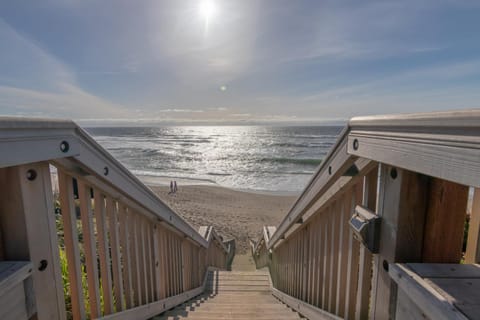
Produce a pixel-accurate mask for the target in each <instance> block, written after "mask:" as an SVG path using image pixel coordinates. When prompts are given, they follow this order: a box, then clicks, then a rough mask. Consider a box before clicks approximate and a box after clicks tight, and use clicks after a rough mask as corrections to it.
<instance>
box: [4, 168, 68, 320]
mask: <svg viewBox="0 0 480 320" xmlns="http://www.w3.org/2000/svg"><path fill="white" fill-rule="evenodd" d="M0 174H1V175H2V182H3V183H2V185H1V186H0V192H1V196H2V197H1V198H0V212H1V214H0V220H1V221H0V223H1V225H2V227H3V241H4V246H5V247H4V258H5V259H7V260H30V261H31V262H32V264H33V265H34V269H33V273H32V279H33V291H34V295H35V297H34V301H35V307H36V312H37V318H38V319H65V318H66V313H65V300H64V295H63V283H62V278H61V269H60V262H59V253H58V240H57V232H56V226H55V211H54V205H53V194H52V186H51V177H50V169H49V165H48V163H46V162H39V163H33V164H29V165H22V166H17V167H10V168H5V169H0ZM28 300H29V297H27V301H28Z"/></svg>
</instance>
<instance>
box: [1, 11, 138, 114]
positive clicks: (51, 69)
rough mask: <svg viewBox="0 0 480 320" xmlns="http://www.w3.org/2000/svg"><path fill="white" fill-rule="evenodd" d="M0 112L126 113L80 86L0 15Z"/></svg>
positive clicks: (64, 67) (68, 71) (120, 106)
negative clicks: (0, 47) (2, 44)
mask: <svg viewBox="0 0 480 320" xmlns="http://www.w3.org/2000/svg"><path fill="white" fill-rule="evenodd" d="M0 42H1V43H4V44H5V45H4V46H2V50H1V53H0V55H1V59H0V68H1V70H2V75H1V76H0V114H3V115H6V114H19V115H29V114H30V115H31V114H35V115H42V116H45V117H57V118H58V117H61V118H78V117H91V118H95V117H99V116H105V115H110V116H118V117H126V116H127V115H129V114H130V112H129V111H128V108H127V107H125V106H122V105H119V104H115V103H112V102H110V101H108V100H107V99H104V98H101V97H98V96H96V95H94V94H91V93H89V92H87V91H86V90H84V89H82V88H81V87H80V86H79V85H78V84H77V83H76V76H75V73H74V72H73V71H72V70H71V69H70V68H69V67H68V66H67V65H66V64H65V63H63V62H61V61H60V60H59V59H57V58H56V57H55V56H53V55H52V54H50V53H49V52H48V51H46V50H45V49H43V48H42V47H41V46H40V45H39V44H37V43H36V42H35V41H33V40H31V39H29V38H28V37H27V36H25V35H23V34H21V33H19V32H17V31H16V30H15V29H13V28H12V27H10V26H9V25H8V24H6V23H5V22H4V21H3V20H1V19H0Z"/></svg>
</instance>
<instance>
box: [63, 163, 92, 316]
mask: <svg viewBox="0 0 480 320" xmlns="http://www.w3.org/2000/svg"><path fill="white" fill-rule="evenodd" d="M58 185H59V192H60V194H59V196H60V210H61V213H62V219H63V241H64V244H65V253H66V256H67V270H68V280H69V283H70V297H71V298H70V299H71V300H70V301H71V304H72V310H71V311H72V316H73V318H74V319H82V320H83V319H85V317H86V315H85V303H84V298H83V287H82V275H81V268H82V266H81V264H80V249H79V246H78V243H79V241H78V233H77V216H76V211H75V202H74V199H73V179H72V177H70V176H68V175H66V174H65V173H64V172H63V171H62V170H58Z"/></svg>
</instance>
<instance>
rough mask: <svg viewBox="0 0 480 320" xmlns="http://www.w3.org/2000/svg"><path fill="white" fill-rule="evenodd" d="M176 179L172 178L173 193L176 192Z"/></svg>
mask: <svg viewBox="0 0 480 320" xmlns="http://www.w3.org/2000/svg"><path fill="white" fill-rule="evenodd" d="M177 190H178V189H177V181H176V180H173V193H177Z"/></svg>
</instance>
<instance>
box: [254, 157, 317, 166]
mask: <svg viewBox="0 0 480 320" xmlns="http://www.w3.org/2000/svg"><path fill="white" fill-rule="evenodd" d="M260 162H271V163H290V164H303V165H309V166H318V165H319V164H320V163H322V160H321V159H298V158H262V159H260Z"/></svg>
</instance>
